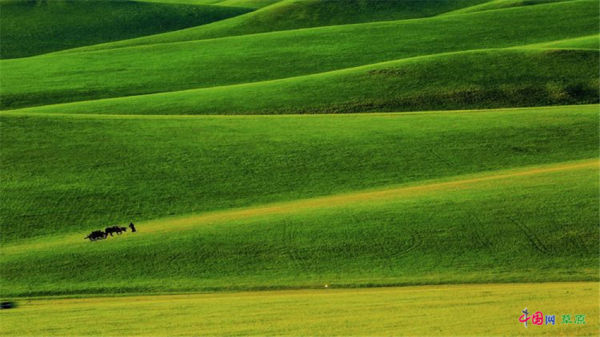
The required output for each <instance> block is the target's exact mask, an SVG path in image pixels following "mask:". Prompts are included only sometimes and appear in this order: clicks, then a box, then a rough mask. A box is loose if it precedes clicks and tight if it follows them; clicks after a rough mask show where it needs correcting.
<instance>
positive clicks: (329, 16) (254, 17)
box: [85, 0, 553, 50]
mask: <svg viewBox="0 0 600 337" xmlns="http://www.w3.org/2000/svg"><path fill="white" fill-rule="evenodd" d="M488 1H489V0H461V1H454V0H386V1H379V0H349V1H348V0H344V1H340V0H333V1H331V0H329V1H327V0H283V1H278V2H276V3H274V4H273V5H271V6H267V7H265V8H262V9H260V10H257V11H255V12H252V13H248V14H246V15H242V16H239V17H236V18H232V19H229V20H223V21H221V22H216V23H213V24H210V25H207V26H204V27H193V28H189V29H185V30H181V31H177V32H172V33H165V34H159V35H154V36H150V37H147V38H139V39H132V40H126V41H118V42H114V43H109V44H105V45H99V46H93V47H89V48H85V49H92V50H93V49H104V48H115V47H124V46H133V45H147V44H154V43H165V42H177V41H190V40H199V39H210V38H217V37H225V36H235V35H245V34H255V33H264V32H272V31H278V30H289V29H298V28H307V27H317V26H327V25H340V24H348V23H360V22H369V21H381V20H400V19H411V18H420V17H430V16H434V15H440V14H455V13H458V14H461V12H460V11H461V10H462V9H464V10H466V11H467V10H468V9H470V8H474V10H473V11H472V12H476V11H479V9H478V8H479V6H477V5H478V4H481V6H484V7H483V8H482V9H481V10H485V9H488V10H489V9H501V8H508V7H517V6H522V5H526V4H531V3H530V2H528V1H511V4H510V5H508V4H506V3H502V5H500V4H497V3H496V2H495V1H492V2H491V3H490V5H487V2H488ZM502 1H505V0H502ZM545 2H553V1H549V0H546V1H545ZM225 3H227V2H224V3H219V4H225ZM536 3H544V1H537V2H536ZM234 4H238V1H236V2H234ZM240 5H241V6H243V5H244V4H243V3H241V4H240ZM468 12H469V11H467V13H468Z"/></svg>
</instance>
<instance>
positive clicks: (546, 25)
mask: <svg viewBox="0 0 600 337" xmlns="http://www.w3.org/2000/svg"><path fill="white" fill-rule="evenodd" d="M595 5H596V3H595V2H594V1H573V2H565V3H557V4H552V5H544V6H529V7H523V8H515V9H506V10H502V11H498V12H481V13H475V14H468V15H457V16H447V17H439V18H432V19H420V20H410V21H397V22H384V23H369V24H360V25H348V26H333V27H324V28H313V29H306V30H298V31H289V32H288V31H286V32H278V33H268V34H258V35H248V36H240V37H229V38H222V39H214V40H204V41H193V42H182V43H175V44H158V45H153V46H141V47H134V48H120V49H114V50H105V51H96V52H78V53H59V54H54V55H47V56H40V57H34V58H28V59H19V60H3V61H1V62H0V66H2V68H3V71H2V74H1V75H0V76H1V79H2V82H3V90H2V107H3V108H16V107H22V106H30V105H40V104H50V103H59V102H67V101H74V100H86V99H97V98H105V97H115V96H129V95H136V94H146V93H155V92H165V91H175V90H183V89H192V88H200V87H211V86H222V85H229V84H236V83H246V82H257V81H264V80H272V79H277V78H285V77H291V76H299V75H306V74H311V73H317V72H324V71H331V70H336V69H343V68H348V67H355V66H360V65H365V64H369V63H376V62H383V61H390V60H396V59H401V58H407V57H414V56H419V55H427V54H435V53H442V52H452V51H463V50H469V49H479V48H498V47H510V46H515V45H519V44H531V43H541V42H548V41H552V40H559V39H567V38H576V37H581V36H588V35H591V34H597V22H598V12H597V11H595V8H596V6H595ZM536 7H537V8H536ZM514 22H519V24H518V25H515V24H514ZM490 36H492V37H493V38H490ZM359 50H368V51H369V52H364V53H362V52H361V53H358V52H357V51H359ZM240 55H243V57H240ZM591 57H592V58H593V55H592V56H591ZM315 60H318V62H315ZM149 65H151V66H149ZM570 67H577V65H576V64H575V65H569V68H570ZM65 69H68V71H66V70H65ZM558 71H559V69H555V70H553V72H558ZM479 75H480V76H484V75H485V72H484V73H481V74H479Z"/></svg>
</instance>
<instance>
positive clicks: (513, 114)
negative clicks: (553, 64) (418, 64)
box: [0, 105, 598, 241]
mask: <svg viewBox="0 0 600 337" xmlns="http://www.w3.org/2000/svg"><path fill="white" fill-rule="evenodd" d="M597 109H598V106H595V105H592V106H580V107H565V108H537V109H525V110H497V111H495V110H491V111H481V112H476V113H468V112H452V113H443V112H441V113H427V114H408V115H405V114H391V115H386V114H382V115H373V116H371V115H340V116H312V117H311V116H281V117H278V116H273V117H268V116H257V117H235V116H234V117H185V116H173V117H159V116H156V117H153V116H149V117H142V116H137V117H136V116H131V117H127V116H64V115H63V116H43V115H37V116H36V115H20V114H4V115H2V132H0V137H1V138H0V139H1V143H2V144H3V146H2V149H1V152H0V154H1V157H0V159H1V160H0V165H1V166H0V168H1V170H2V172H3V184H2V187H1V188H2V192H1V194H2V195H3V199H4V201H3V202H2V203H1V205H0V207H1V208H0V210H1V211H0V214H1V215H2V218H1V223H2V227H1V230H2V233H1V234H2V235H1V237H2V239H3V240H4V241H14V240H18V239H23V238H27V237H33V236H43V235H48V234H56V233H66V232H72V231H73V230H79V231H87V230H89V229H91V228H95V227H102V228H104V227H106V225H107V224H112V223H115V222H126V221H129V220H130V219H136V220H145V219H154V218H158V217H164V216H168V215H178V214H186V213H191V212H201V211H209V210H216V209H227V208H231V207H241V206H248V205H253V204H261V203H265V202H275V201H284V200H294V199H298V198H307V197H313V196H319V195H328V194H333V193H341V192H349V191H353V190H356V189H365V188H373V187H383V186H387V185H390V184H400V183H407V182H414V181H419V180H424V179H432V178H438V177H446V176H453V175H459V174H465V173H475V172H479V171H487V170H496V169H502V168H510V167H518V166H522V165H533V164H536V163H552V162H558V161H566V160H576V159H585V158H590V157H595V156H596V155H597V138H598V130H597V129H596V128H595V125H597V123H598V117H597ZM150 143H152V144H153V145H152V146H150V147H149V146H148V144H150ZM24 154H26V155H24ZM39 163H44V165H39ZM165 181H168V182H169V183H168V184H166V183H165ZM191 186H193V188H190V187H191Z"/></svg>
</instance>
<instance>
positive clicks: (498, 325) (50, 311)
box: [0, 282, 598, 336]
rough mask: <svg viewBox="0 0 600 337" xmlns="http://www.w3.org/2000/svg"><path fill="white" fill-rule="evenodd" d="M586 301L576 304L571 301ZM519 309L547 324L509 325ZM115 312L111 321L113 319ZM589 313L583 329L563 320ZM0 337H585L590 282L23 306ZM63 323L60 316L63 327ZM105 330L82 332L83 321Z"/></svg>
mask: <svg viewBox="0 0 600 337" xmlns="http://www.w3.org/2000/svg"><path fill="white" fill-rule="evenodd" d="M579 298H586V299H588V300H587V301H585V302H583V303H582V302H579V301H577V300H576V299H579ZM520 303H527V305H528V306H529V307H530V308H531V309H532V310H537V309H541V310H543V312H544V313H548V314H554V315H555V317H556V325H554V326H535V325H531V324H529V327H528V328H527V330H525V328H524V327H523V326H522V325H521V324H514V322H515V321H516V318H517V317H518V315H519V307H516V306H515V305H518V304H520ZM115 312H118V313H119V314H118V317H119V320H118V323H117V322H116V321H114V319H115V318H114V317H115ZM582 312H586V313H588V315H586V317H585V323H586V324H573V323H570V324H561V318H562V314H569V315H571V317H574V316H575V315H577V314H580V313H582ZM0 317H1V318H2V321H3V332H4V333H3V335H20V336H37V335H48V334H52V335H62V336H64V335H94V336H98V335H128V336H130V335H131V336H136V335H137V336H148V335H160V336H163V335H174V334H177V335H185V336H191V335H197V334H206V335H226V336H240V335H244V336H248V335H250V336H261V335H265V334H266V335H278V336H293V335H315V336H347V335H361V336H368V335H373V334H374V333H373V332H374V331H375V332H377V335H385V336H392V335H393V336H432V335H443V336H452V335H461V336H483V335H485V336H494V335H496V336H500V335H502V336H506V335H514V336H517V335H527V336H594V335H595V334H596V332H597V330H596V329H595V326H597V324H598V323H597V322H598V284H597V283H593V282H583V283H581V282H580V283H564V282H563V283H540V284H527V283H525V284H522V283H517V284H493V285H491V284H485V285H452V286H421V287H402V288H376V289H361V290H357V289H328V290H326V289H321V290H295V291H273V292H264V291H261V292H242V293H226V294H194V295H190V294H187V295H162V296H160V295H159V296H134V297H116V298H115V297H100V298H71V299H69V298H67V299H27V300H26V301H24V304H23V306H22V307H20V308H19V310H18V311H15V312H14V313H10V314H9V313H8V312H6V313H5V312H0ZM63 317H69V318H70V319H69V320H68V321H65V320H64V319H63ZM94 320H96V322H110V323H105V324H90V322H93V321H94Z"/></svg>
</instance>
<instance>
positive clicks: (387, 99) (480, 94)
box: [17, 47, 600, 115]
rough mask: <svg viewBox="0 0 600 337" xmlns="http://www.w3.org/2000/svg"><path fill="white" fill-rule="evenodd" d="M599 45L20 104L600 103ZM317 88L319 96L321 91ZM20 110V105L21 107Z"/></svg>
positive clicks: (67, 108) (53, 109)
mask: <svg viewBox="0 0 600 337" xmlns="http://www.w3.org/2000/svg"><path fill="white" fill-rule="evenodd" d="M598 55H599V54H598V51H597V50H587V49H585V50H584V49H573V50H568V49H560V48H559V49H554V48H549V49H544V48H542V49H539V48H533V47H531V48H511V49H493V50H479V51H472V52H460V53H449V54H441V55H433V56H424V57H416V58H409V59H403V60H399V61H393V62H384V63H378V64H374V65H369V66H364V67H357V68H351V69H345V70H340V71H333V72H328V73H323V74H317V75H308V76H301V77H294V78H288V79H283V80H273V81H265V82H257V83H249V84H240V85H231V86H223V87H214V88H203V89H196V90H184V91H177V92H170V93H161V94H152V95H139V96H132V97H122V98H112V99H102V100H95V101H84V102H76V103H67V104H57V105H48V106H41V107H32V108H26V109H22V111H23V112H36V113H40V112H42V113H75V114H142V115H144V114H147V115H159V114H162V115H167V114H211V115H212V114H265V115H268V114H299V113H310V114H315V113H354V112H374V111H375V112H376V111H380V112H382V111H383V112H384V111H419V110H434V109H476V108H490V107H516V106H536V105H563V104H589V103H598V101H599V100H600V96H599V95H598V87H599V82H598V77H597V76H596V75H595V74H596V70H597V69H598V67H599V66H600V62H599V58H598ZM315 93H318V94H315ZM17 111H19V110H17Z"/></svg>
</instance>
